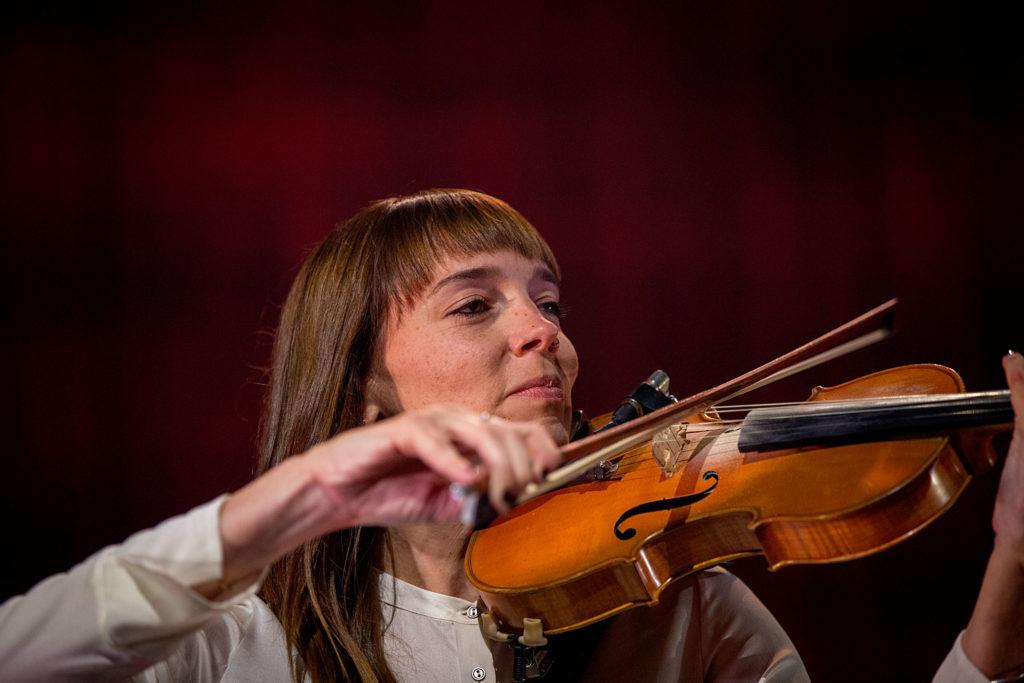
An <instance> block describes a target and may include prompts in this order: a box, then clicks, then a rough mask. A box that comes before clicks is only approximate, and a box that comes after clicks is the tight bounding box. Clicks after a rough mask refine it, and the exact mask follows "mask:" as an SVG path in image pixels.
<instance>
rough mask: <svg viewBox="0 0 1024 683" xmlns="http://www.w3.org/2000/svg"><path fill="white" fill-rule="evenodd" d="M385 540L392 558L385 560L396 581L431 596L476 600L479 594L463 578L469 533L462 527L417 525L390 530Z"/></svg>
mask: <svg viewBox="0 0 1024 683" xmlns="http://www.w3.org/2000/svg"><path fill="white" fill-rule="evenodd" d="M388 538H389V540H390V541H391V547H392V549H393V551H394V557H392V558H387V557H385V558H384V559H385V564H386V571H388V573H390V574H392V575H393V576H394V577H395V578H398V579H401V580H402V581H405V582H406V583H411V584H412V585H414V586H419V587H420V588H425V589H426V590H428V591H432V592H434V593H441V594H443V595H451V596H453V597H456V598H462V599H464V600H470V601H472V600H476V599H477V598H478V597H479V592H478V591H477V589H476V588H474V587H473V585H472V584H471V583H469V581H468V580H467V579H466V574H465V572H464V571H463V568H462V567H463V557H464V555H465V550H466V541H467V540H468V539H469V532H468V531H467V529H466V528H465V527H464V526H463V525H461V524H447V525H436V524H416V525H410V526H404V527H398V528H393V529H390V530H389V531H388Z"/></svg>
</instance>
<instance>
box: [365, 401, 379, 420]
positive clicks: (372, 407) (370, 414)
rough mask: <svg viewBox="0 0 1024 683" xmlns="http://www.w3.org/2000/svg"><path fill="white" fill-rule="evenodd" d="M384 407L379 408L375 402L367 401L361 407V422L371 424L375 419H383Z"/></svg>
mask: <svg viewBox="0 0 1024 683" xmlns="http://www.w3.org/2000/svg"><path fill="white" fill-rule="evenodd" d="M383 415H384V409H383V408H381V407H380V406H379V405H378V404H377V403H375V402H372V401H367V402H366V405H365V407H364V408H363V424H364V425H371V424H373V423H374V422H376V421H377V420H381V419H383V417H382V416H383Z"/></svg>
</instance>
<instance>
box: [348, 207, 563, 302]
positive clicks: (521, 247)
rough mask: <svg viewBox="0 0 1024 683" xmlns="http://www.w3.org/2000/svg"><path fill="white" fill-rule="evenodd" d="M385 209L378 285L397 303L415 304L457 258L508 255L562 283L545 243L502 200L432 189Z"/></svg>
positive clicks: (378, 236)
mask: <svg viewBox="0 0 1024 683" xmlns="http://www.w3.org/2000/svg"><path fill="white" fill-rule="evenodd" d="M382 204H384V205H385V206H384V207H382V208H384V212H383V215H381V217H380V220H379V221H378V222H377V224H376V225H375V226H374V227H373V229H372V230H371V232H370V234H369V235H368V236H367V237H368V238H369V240H370V242H371V244H372V248H373V251H374V252H375V255H376V258H375V261H376V268H375V271H376V272H375V274H374V275H375V278H376V279H377V284H378V285H381V284H385V283H388V284H390V287H389V289H391V292H390V294H391V296H390V297H389V298H391V300H392V302H394V301H396V300H398V301H401V302H402V303H403V304H404V305H409V304H410V303H411V302H412V301H413V300H414V299H415V298H416V297H417V296H418V295H419V294H420V293H421V292H422V291H423V289H424V288H425V287H426V286H427V285H428V284H430V281H431V279H432V277H433V275H434V271H435V270H436V268H437V266H438V265H439V264H440V263H441V262H442V261H444V260H445V259H447V258H449V257H452V256H455V257H464V256H474V255H476V254H480V253H486V252H492V251H503V250H507V251H511V252H513V253H516V254H519V255H520V256H522V257H524V258H527V259H530V260H534V261H540V262H542V263H544V264H545V265H546V266H547V267H548V268H550V269H551V272H552V273H553V274H554V276H555V277H556V278H561V273H560V272H559V268H558V263H557V262H556V261H555V257H554V254H552V253H551V249H550V248H549V247H548V245H547V243H546V242H544V239H543V238H542V237H541V236H540V234H539V233H538V232H537V230H536V229H535V228H534V227H533V226H532V225H530V223H529V221H527V220H526V219H525V218H524V217H523V216H522V215H521V214H520V213H519V212H518V211H516V210H515V209H513V208H512V207H511V206H509V205H508V204H506V203H505V202H503V201H501V200H500V199H496V198H494V197H491V196H489V195H485V194H482V193H480V192H473V191H471V190H428V191H425V192H421V193H417V194H414V195H410V196H408V197H402V198H399V199H391V200H384V201H383V202H382ZM368 246H370V245H368Z"/></svg>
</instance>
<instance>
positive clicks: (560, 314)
mask: <svg viewBox="0 0 1024 683" xmlns="http://www.w3.org/2000/svg"><path fill="white" fill-rule="evenodd" d="M537 308H539V309H540V310H541V311H542V312H543V313H544V315H547V316H549V317H551V318H554V319H555V320H561V319H562V318H564V317H565V308H564V307H563V306H562V304H560V303H559V302H557V301H542V302H541V303H539V304H537Z"/></svg>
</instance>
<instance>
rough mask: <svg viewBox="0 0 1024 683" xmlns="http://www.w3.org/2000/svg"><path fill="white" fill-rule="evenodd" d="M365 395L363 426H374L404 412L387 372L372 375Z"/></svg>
mask: <svg viewBox="0 0 1024 683" xmlns="http://www.w3.org/2000/svg"><path fill="white" fill-rule="evenodd" d="M364 395H365V399H364V402H363V424H366V425H368V424H373V423H374V422H379V421H380V420H386V419H387V418H389V417H391V416H392V415H397V414H398V413H400V412H402V408H401V406H399V405H397V403H398V401H397V399H396V397H395V389H394V384H393V383H392V381H391V377H390V376H389V375H388V374H387V373H386V372H383V373H382V372H380V371H377V372H374V373H373V374H371V375H370V379H369V380H367V382H366V391H365V394H364Z"/></svg>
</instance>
